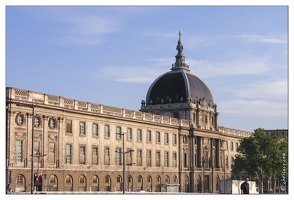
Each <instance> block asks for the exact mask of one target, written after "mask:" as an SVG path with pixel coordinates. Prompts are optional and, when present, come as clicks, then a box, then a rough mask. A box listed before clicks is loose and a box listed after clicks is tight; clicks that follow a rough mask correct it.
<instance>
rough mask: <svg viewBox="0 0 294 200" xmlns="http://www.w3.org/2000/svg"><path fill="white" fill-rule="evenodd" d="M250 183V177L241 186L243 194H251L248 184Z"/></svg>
mask: <svg viewBox="0 0 294 200" xmlns="http://www.w3.org/2000/svg"><path fill="white" fill-rule="evenodd" d="M248 181H249V178H248V177H246V178H245V179H244V182H243V183H242V184H241V188H240V189H241V194H249V183H248Z"/></svg>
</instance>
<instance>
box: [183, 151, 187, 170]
mask: <svg viewBox="0 0 294 200" xmlns="http://www.w3.org/2000/svg"><path fill="white" fill-rule="evenodd" d="M184 167H187V154H186V153H184Z"/></svg>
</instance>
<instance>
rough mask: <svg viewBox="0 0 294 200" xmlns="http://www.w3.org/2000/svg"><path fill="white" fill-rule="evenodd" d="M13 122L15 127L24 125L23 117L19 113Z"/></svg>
mask: <svg viewBox="0 0 294 200" xmlns="http://www.w3.org/2000/svg"><path fill="white" fill-rule="evenodd" d="M15 121H16V124H17V125H19V126H20V125H22V124H23V123H24V116H23V115H22V114H20V113H19V114H17V116H16V119H15Z"/></svg>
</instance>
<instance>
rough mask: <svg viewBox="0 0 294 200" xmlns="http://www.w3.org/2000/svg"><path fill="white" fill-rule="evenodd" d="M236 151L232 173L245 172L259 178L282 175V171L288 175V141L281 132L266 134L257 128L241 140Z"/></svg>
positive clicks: (252, 177) (253, 177)
mask: <svg viewBox="0 0 294 200" xmlns="http://www.w3.org/2000/svg"><path fill="white" fill-rule="evenodd" d="M237 152H238V154H237V155H236V157H235V159H234V165H233V173H234V174H239V173H240V172H245V173H246V174H247V175H248V176H250V177H251V179H259V180H262V179H263V178H264V177H266V176H267V177H275V176H282V175H283V173H286V174H285V175H286V177H288V141H287V138H286V137H285V136H284V135H282V134H279V133H272V134H269V135H268V134H266V132H265V131H264V129H261V128H258V129H256V130H254V133H253V135H252V136H250V137H248V138H243V139H242V140H241V142H240V146H239V147H238V149H237ZM285 162H286V163H285ZM285 165H286V170H285V168H283V166H285Z"/></svg>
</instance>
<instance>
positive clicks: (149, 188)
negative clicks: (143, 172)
mask: <svg viewBox="0 0 294 200" xmlns="http://www.w3.org/2000/svg"><path fill="white" fill-rule="evenodd" d="M146 191H147V192H152V177H151V176H150V175H149V176H148V177H147V185H146Z"/></svg>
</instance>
